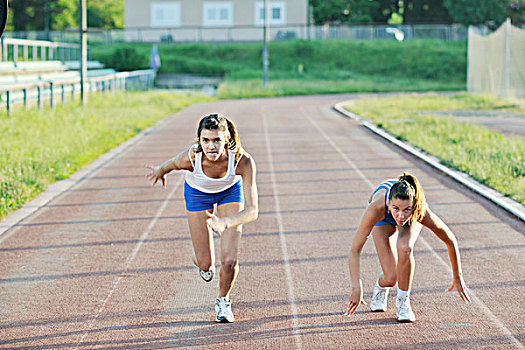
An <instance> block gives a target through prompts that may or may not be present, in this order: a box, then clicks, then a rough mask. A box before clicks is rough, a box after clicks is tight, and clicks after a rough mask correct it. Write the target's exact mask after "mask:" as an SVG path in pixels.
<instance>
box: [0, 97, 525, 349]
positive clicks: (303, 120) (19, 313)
mask: <svg viewBox="0 0 525 350" xmlns="http://www.w3.org/2000/svg"><path fill="white" fill-rule="evenodd" d="M354 97H356V96H338V97H334V96H326V97H300V98H282V99H260V100H242V101H223V102H216V103H209V104H199V105H194V106H192V107H189V108H187V109H185V110H183V111H182V112H180V113H177V114H175V115H173V116H172V117H170V118H168V119H167V120H166V121H165V122H164V123H162V124H160V125H159V126H158V127H156V128H155V129H154V130H153V131H152V132H151V133H149V134H148V135H147V136H145V137H143V138H141V139H140V140H139V141H138V142H136V143H135V144H133V145H131V146H130V147H128V148H127V149H125V150H124V151H123V152H121V153H120V154H118V155H117V156H116V157H114V158H112V159H111V160H109V161H108V162H107V163H105V165H104V166H102V167H100V168H98V169H96V170H94V171H92V172H91V173H90V174H89V175H88V176H86V178H85V179H83V180H82V181H80V182H79V183H78V184H77V185H75V186H74V187H73V188H71V189H70V190H69V191H67V192H65V193H63V194H61V195H60V196H58V197H57V198H55V199H54V200H52V201H51V202H49V203H48V204H47V205H46V206H45V207H43V208H41V209H39V210H38V211H37V212H35V213H34V214H33V215H32V216H30V217H29V218H27V219H25V220H24V221H22V222H21V223H20V224H19V225H17V226H16V227H14V228H12V229H10V230H9V231H7V232H5V233H4V234H3V235H2V236H0V348H6V349H7V348H9V349H71V348H78V349H95V348H100V349H164V348H228V349H230V348H231V349H256V348H257V349H262V348H266V349H277V348H281V349H387V348H388V349H406V348H410V349H453V348H456V349H465V348H468V349H480V348H486V349H523V348H524V346H523V344H524V342H525V334H524V332H525V316H524V314H525V313H524V306H523V305H524V302H525V300H524V297H523V296H524V295H525V270H524V265H525V239H524V235H525V225H524V224H523V223H522V222H519V221H517V220H514V219H513V218H512V217H510V215H507V214H506V213H505V212H503V211H501V210H500V209H498V208H497V207H495V206H494V205H492V204H490V203H488V202H487V201H485V200H483V199H481V198H479V197H478V196H476V195H474V194H472V193H471V192H469V191H467V190H465V189H463V188H462V187H460V186H459V185H457V184H456V183H454V182H453V181H451V180H449V179H447V178H446V177H444V176H443V175H441V174H439V173H437V172H435V171H434V170H432V169H430V168H429V167H427V166H426V165H424V164H422V163H421V162H419V161H417V160H415V159H413V158H412V157H410V156H408V155H406V154H404V153H402V152H400V151H398V150H397V149H395V148H393V147H391V146H390V145H388V144H386V143H385V142H383V141H382V140H381V139H379V138H377V137H376V136H374V135H372V134H371V133H369V132H368V131H366V130H365V129H364V128H362V127H360V126H359V125H358V124H357V123H356V122H355V121H352V120H349V119H346V118H343V117H341V116H340V115H338V114H337V113H336V112H334V111H332V110H331V109H330V106H331V105H332V104H333V103H335V102H337V101H339V100H341V99H345V98H354ZM211 112H221V113H225V114H227V115H229V116H230V117H231V118H232V119H233V120H234V121H235V122H236V124H237V126H238V128H239V131H240V134H241V141H242V142H243V146H244V147H245V148H246V149H247V150H248V151H249V152H250V153H251V154H252V155H253V156H254V157H255V160H256V162H257V166H258V176H257V180H258V187H259V193H260V200H259V204H260V215H259V219H258V220H257V221H256V222H253V223H250V224H247V225H245V227H244V235H243V241H242V248H241V253H240V266H241V270H240V274H239V278H238V280H237V284H236V286H235V287H234V290H233V292H232V295H231V298H232V302H233V311H234V313H235V316H236V319H237V322H236V323H234V324H231V325H228V324H226V325H225V324H215V322H214V316H215V314H214V310H213V305H214V299H215V297H216V295H217V292H218V283H217V281H216V280H214V281H213V282H212V283H209V284H206V283H204V282H203V281H202V280H201V279H200V277H199V276H198V273H197V270H196V269H195V268H194V267H193V265H192V263H191V242H190V238H189V232H188V226H187V222H186V218H185V212H184V203H183V199H182V188H181V184H182V181H183V176H182V175H181V174H174V175H170V176H169V177H168V188H167V189H166V190H164V189H162V188H161V187H160V186H158V187H155V188H152V187H151V186H150V184H149V183H148V182H147V181H146V179H145V178H144V175H145V173H146V170H145V169H144V168H143V165H144V164H146V163H153V164H158V163H160V162H162V161H163V160H165V159H167V158H169V157H171V156H173V155H174V154H176V153H177V152H179V151H180V150H182V149H183V148H185V147H188V146H189V145H190V143H191V141H192V139H193V137H194V133H195V129H196V125H197V122H198V120H199V119H200V117H201V116H203V115H205V114H208V113H211ZM403 170H407V171H410V172H412V173H414V174H415V175H416V176H418V178H419V179H420V181H421V183H422V185H423V187H424V189H425V190H426V195H427V198H428V201H429V203H430V205H431V207H432V208H433V210H434V211H435V212H436V213H438V215H440V216H441V217H442V218H443V219H444V220H445V222H447V223H448V224H449V226H450V227H451V229H452V230H453V231H454V232H455V234H456V236H457V237H458V240H459V244H460V248H461V252H462V260H463V272H464V276H465V280H466V282H467V284H468V285H469V286H470V288H471V297H472V299H473V302H472V304H470V305H466V304H463V303H462V302H461V300H460V298H459V296H458V295H457V293H455V292H453V293H447V292H445V290H446V289H447V288H448V287H449V285H450V283H451V274H450V268H449V263H448V257H447V252H446V249H445V245H444V244H443V243H442V242H441V241H439V240H438V239H437V238H436V237H435V236H433V235H432V234H431V233H430V232H429V231H428V230H426V229H425V230H424V231H423V232H422V234H421V237H420V239H419V241H418V243H417V244H416V254H415V255H416V273H415V279H414V286H413V292H412V307H413V308H414V311H415V313H416V316H417V317H418V321H417V322H416V323H414V324H399V323H397V322H396V320H395V308H394V305H393V304H394V303H393V299H392V298H390V300H389V310H388V311H387V312H386V313H371V312H369V311H368V309H367V307H366V306H364V307H361V308H360V309H359V310H358V312H357V313H356V314H355V315H354V316H353V317H352V318H347V317H345V316H343V312H344V311H345V309H346V304H347V302H348V297H349V292H350V281H349V273H348V267H347V253H348V249H349V247H350V242H351V240H352V237H353V234H354V232H355V229H356V226H357V224H358V222H359V219H360V216H361V214H362V212H363V210H364V207H365V204H366V200H367V197H368V195H369V193H370V190H371V188H372V186H374V185H376V184H378V183H379V182H380V181H381V180H383V179H385V178H392V177H395V176H397V175H398V174H400V173H401V172H402V171H403ZM216 243H218V241H216ZM378 273H379V263H378V260H377V257H376V254H375V250H374V246H373V242H372V240H369V242H368V243H367V244H366V246H365V249H364V252H363V255H362V276H363V283H364V286H365V291H366V293H365V299H366V300H369V299H370V296H371V295H370V294H371V290H372V286H373V283H374V282H375V280H376V278H377V274H378Z"/></svg>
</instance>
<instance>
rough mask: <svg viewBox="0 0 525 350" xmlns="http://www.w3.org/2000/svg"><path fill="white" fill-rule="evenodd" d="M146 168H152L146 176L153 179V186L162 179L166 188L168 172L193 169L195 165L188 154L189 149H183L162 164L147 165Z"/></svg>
mask: <svg viewBox="0 0 525 350" xmlns="http://www.w3.org/2000/svg"><path fill="white" fill-rule="evenodd" d="M146 168H148V169H150V172H149V173H147V174H146V178H147V179H148V180H150V181H153V185H152V186H155V185H156V184H157V182H159V181H160V182H161V183H162V186H163V187H164V188H166V174H168V173H170V172H172V171H173V170H193V166H192V165H191V161H190V158H189V156H188V150H185V151H182V152H181V153H179V154H178V155H176V156H175V157H173V158H171V159H168V160H167V161H165V162H164V163H162V164H161V165H157V166H153V165H146Z"/></svg>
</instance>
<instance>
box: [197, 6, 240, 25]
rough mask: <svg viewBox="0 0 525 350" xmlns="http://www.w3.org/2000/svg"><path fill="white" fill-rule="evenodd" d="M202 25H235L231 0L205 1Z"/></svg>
mask: <svg viewBox="0 0 525 350" xmlns="http://www.w3.org/2000/svg"><path fill="white" fill-rule="evenodd" d="M202 17H203V18H202V25H203V26H205V27H231V26H233V4H232V3H231V2H225V1H224V2H205V3H204V4H203V7H202Z"/></svg>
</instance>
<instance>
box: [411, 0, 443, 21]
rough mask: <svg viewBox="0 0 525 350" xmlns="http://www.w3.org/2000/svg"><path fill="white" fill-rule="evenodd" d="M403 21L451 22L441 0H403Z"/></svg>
mask: <svg viewBox="0 0 525 350" xmlns="http://www.w3.org/2000/svg"><path fill="white" fill-rule="evenodd" d="M403 3H404V6H403V7H404V11H403V23H404V24H418V23H429V24H430V23H452V17H451V16H450V14H449V12H448V10H447V8H446V7H445V6H444V4H443V0H404V1H403Z"/></svg>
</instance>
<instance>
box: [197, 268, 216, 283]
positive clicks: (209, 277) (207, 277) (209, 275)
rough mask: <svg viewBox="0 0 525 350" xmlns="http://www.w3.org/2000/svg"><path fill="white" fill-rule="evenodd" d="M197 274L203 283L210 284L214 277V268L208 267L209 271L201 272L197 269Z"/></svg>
mask: <svg viewBox="0 0 525 350" xmlns="http://www.w3.org/2000/svg"><path fill="white" fill-rule="evenodd" d="M199 274H200V275H201V277H202V279H203V280H204V281H205V282H211V280H212V279H213V276H215V266H212V267H210V270H209V271H202V270H201V269H200V268H199Z"/></svg>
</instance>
